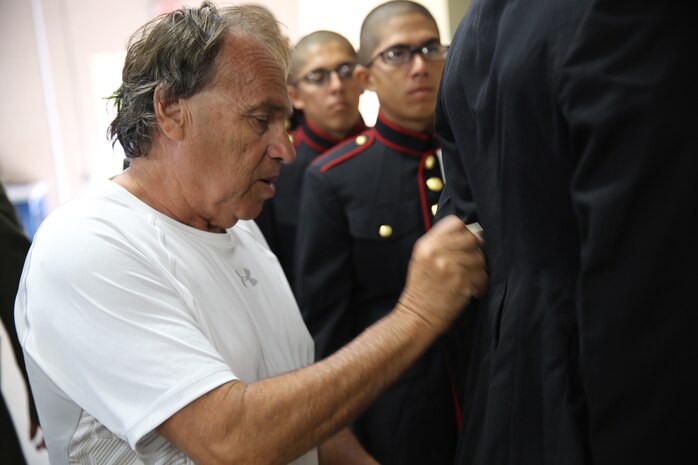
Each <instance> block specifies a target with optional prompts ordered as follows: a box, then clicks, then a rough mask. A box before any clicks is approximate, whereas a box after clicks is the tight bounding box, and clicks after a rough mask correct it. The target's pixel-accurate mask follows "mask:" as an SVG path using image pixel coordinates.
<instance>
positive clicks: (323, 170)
mask: <svg viewBox="0 0 698 465" xmlns="http://www.w3.org/2000/svg"><path fill="white" fill-rule="evenodd" d="M365 133H368V134H367V135H368V140H367V141H366V142H365V143H364V144H363V145H359V146H357V147H355V148H353V149H352V150H350V151H348V152H347V153H345V154H344V155H342V156H340V157H338V158H335V159H334V160H332V161H330V162H328V163H327V164H326V165H325V166H323V167H322V168H320V172H321V173H326V172H327V171H329V170H330V169H332V168H334V167H335V166H337V165H340V164H342V163H344V162H345V161H347V160H349V159H351V158H353V157H355V156H356V155H358V154H360V153H361V152H363V151H364V150H366V149H367V148H369V147H370V146H372V145H373V141H375V139H376V135H375V134H376V133H375V131H372V130H369V131H366V132H364V133H362V134H365ZM355 140H356V138H353V139H349V140H348V141H346V142H345V143H344V144H341V145H342V146H344V145H347V144H351V143H355V142H354V141H355ZM331 153H334V150H332V152H331ZM327 155H329V153H327V154H325V155H323V156H322V158H324V157H325V156H327Z"/></svg>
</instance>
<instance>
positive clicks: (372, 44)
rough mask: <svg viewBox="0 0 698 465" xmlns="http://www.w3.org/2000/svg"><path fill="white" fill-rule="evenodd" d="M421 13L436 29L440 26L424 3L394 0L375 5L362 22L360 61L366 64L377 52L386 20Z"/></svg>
mask: <svg viewBox="0 0 698 465" xmlns="http://www.w3.org/2000/svg"><path fill="white" fill-rule="evenodd" d="M415 13H416V14H419V15H422V16H424V17H425V18H427V19H429V20H430V21H432V22H433V23H434V26H435V27H436V30H437V31H438V30H439V28H438V26H437V25H436V20H435V19H434V17H433V16H432V14H431V13H429V10H427V9H426V8H425V7H424V6H423V5H420V4H419V3H416V2H412V1H410V0H394V1H390V2H386V3H383V4H381V5H378V6H377V7H375V8H374V9H373V10H371V12H370V13H369V14H368V15H366V18H364V22H363V24H361V39H360V44H359V45H360V46H359V63H361V64H363V65H365V64H366V63H368V62H369V61H371V58H372V57H373V54H374V53H375V52H376V47H377V46H378V44H379V43H380V41H381V38H382V37H383V33H384V32H385V31H384V27H385V23H386V21H388V20H389V19H392V18H395V17H397V16H404V15H408V14H415Z"/></svg>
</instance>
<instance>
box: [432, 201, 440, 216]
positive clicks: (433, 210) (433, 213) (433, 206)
mask: <svg viewBox="0 0 698 465" xmlns="http://www.w3.org/2000/svg"><path fill="white" fill-rule="evenodd" d="M438 209H439V205H438V204H436V203H435V204H434V205H432V206H431V214H432V215H434V216H436V210H438Z"/></svg>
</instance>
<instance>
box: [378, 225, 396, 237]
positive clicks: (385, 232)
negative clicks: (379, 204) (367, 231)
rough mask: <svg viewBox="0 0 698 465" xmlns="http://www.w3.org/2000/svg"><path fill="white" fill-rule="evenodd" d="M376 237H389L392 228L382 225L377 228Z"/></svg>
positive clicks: (391, 233)
mask: <svg viewBox="0 0 698 465" xmlns="http://www.w3.org/2000/svg"><path fill="white" fill-rule="evenodd" d="M378 235H379V236H380V237H390V236H392V235H393V228H391V227H390V226H389V225H387V224H382V225H381V227H380V228H378Z"/></svg>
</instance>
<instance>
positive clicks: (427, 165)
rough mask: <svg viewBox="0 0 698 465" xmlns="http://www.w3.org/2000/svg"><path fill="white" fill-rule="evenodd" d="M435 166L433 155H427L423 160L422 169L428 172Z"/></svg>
mask: <svg viewBox="0 0 698 465" xmlns="http://www.w3.org/2000/svg"><path fill="white" fill-rule="evenodd" d="M435 165H436V157H435V156H434V155H429V156H428V157H427V159H426V160H424V167H425V168H426V169H428V170H430V169H432V168H434V166H435Z"/></svg>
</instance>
